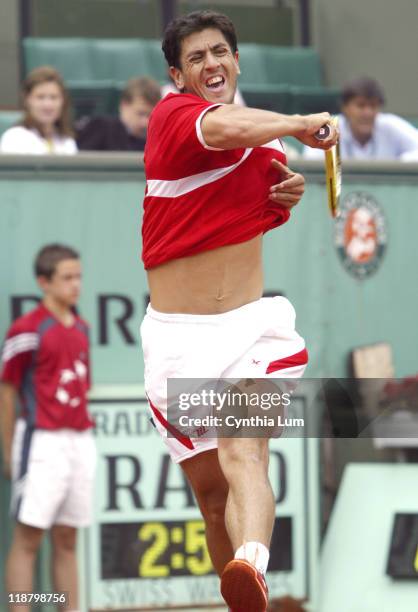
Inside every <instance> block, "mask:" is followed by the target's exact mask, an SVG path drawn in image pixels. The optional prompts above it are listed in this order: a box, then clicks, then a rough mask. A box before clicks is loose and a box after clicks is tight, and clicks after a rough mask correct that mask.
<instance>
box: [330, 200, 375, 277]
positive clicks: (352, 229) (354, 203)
mask: <svg viewBox="0 0 418 612" xmlns="http://www.w3.org/2000/svg"><path fill="white" fill-rule="evenodd" d="M386 243H387V229H386V220H385V217H384V215H383V211H382V209H381V207H380V205H379V204H378V202H377V201H376V200H375V198H374V197H373V196H371V195H370V194H369V193H365V192H364V191H356V192H353V193H349V194H348V195H347V196H346V197H345V198H344V200H343V201H342V202H341V206H340V214H339V216H338V217H337V219H336V221H335V245H336V247H337V251H338V254H339V256H340V259H341V261H342V263H343V266H344V268H345V269H346V270H347V271H348V272H349V273H350V274H351V275H352V276H354V277H355V278H360V279H363V278H366V277H367V276H370V275H371V274H373V273H374V272H376V270H377V269H378V267H379V265H380V263H381V261H382V258H383V255H384V252H385V249H386Z"/></svg>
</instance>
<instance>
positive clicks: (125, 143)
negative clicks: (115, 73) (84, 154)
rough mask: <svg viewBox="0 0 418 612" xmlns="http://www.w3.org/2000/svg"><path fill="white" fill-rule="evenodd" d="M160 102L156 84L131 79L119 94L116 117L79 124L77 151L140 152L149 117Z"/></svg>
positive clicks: (141, 79)
mask: <svg viewBox="0 0 418 612" xmlns="http://www.w3.org/2000/svg"><path fill="white" fill-rule="evenodd" d="M160 99H161V90H160V86H159V84H158V83H157V82H156V81H154V80H153V79H151V78H149V77H141V78H135V79H131V80H130V81H128V83H127V84H126V87H125V88H124V90H123V91H122V95H121V99H120V104H119V117H94V118H92V119H88V120H87V122H86V121H83V120H82V121H81V122H79V124H78V126H77V144H78V147H79V149H80V150H83V151H143V150H144V148H145V141H146V136H147V127H148V121H149V117H150V115H151V112H152V109H153V108H154V106H155V105H156V104H157V102H159V101H160Z"/></svg>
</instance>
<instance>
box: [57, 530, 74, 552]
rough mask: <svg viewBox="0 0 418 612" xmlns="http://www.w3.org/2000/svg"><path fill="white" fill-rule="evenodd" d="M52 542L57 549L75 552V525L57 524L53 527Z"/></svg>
mask: <svg viewBox="0 0 418 612" xmlns="http://www.w3.org/2000/svg"><path fill="white" fill-rule="evenodd" d="M52 544H53V547H54V549H55V550H56V551H59V552H66V553H73V552H75V550H76V545H77V532H76V530H75V529H74V528H73V527H66V526H62V525H60V526H56V527H53V528H52Z"/></svg>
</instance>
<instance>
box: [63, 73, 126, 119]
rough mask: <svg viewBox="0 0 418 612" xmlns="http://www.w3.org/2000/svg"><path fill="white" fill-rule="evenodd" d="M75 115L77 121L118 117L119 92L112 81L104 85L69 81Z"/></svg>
mask: <svg viewBox="0 0 418 612" xmlns="http://www.w3.org/2000/svg"><path fill="white" fill-rule="evenodd" d="M67 86H68V89H69V92H70V97H71V103H72V107H73V115H74V118H75V119H79V118H80V117H85V116H93V115H116V114H117V112H118V106H119V91H118V89H117V87H116V85H115V84H114V83H113V82H112V81H105V82H103V83H102V84H99V83H97V84H95V83H93V84H91V85H90V84H89V83H80V82H78V81H69V82H67Z"/></svg>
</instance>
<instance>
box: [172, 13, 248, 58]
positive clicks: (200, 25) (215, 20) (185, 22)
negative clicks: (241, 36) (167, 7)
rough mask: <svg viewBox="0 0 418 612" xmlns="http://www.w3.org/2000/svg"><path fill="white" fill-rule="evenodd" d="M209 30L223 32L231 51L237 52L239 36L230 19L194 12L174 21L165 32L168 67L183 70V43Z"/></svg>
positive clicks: (221, 15) (220, 14)
mask: <svg viewBox="0 0 418 612" xmlns="http://www.w3.org/2000/svg"><path fill="white" fill-rule="evenodd" d="M207 28H213V29H214V30H219V31H220V32H222V34H223V35H224V36H225V39H226V41H227V42H228V44H229V46H230V47H231V51H232V52H233V53H235V52H236V51H237V49H238V45H237V34H236V32H235V28H234V24H233V23H232V21H231V20H230V19H229V17H227V16H226V15H223V14H222V13H216V12H215V11H210V10H205V11H194V12H193V13H189V14H188V15H182V16H181V17H177V18H176V19H173V21H171V22H170V23H169V24H168V26H167V28H166V30H165V32H164V38H163V44H162V49H163V52H164V55H165V59H166V60H167V63H168V65H169V66H175V67H176V68H181V66H180V52H181V43H182V42H183V40H184V39H185V38H186V37H187V36H190V34H194V33H195V32H201V31H202V30H206V29H207Z"/></svg>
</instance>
